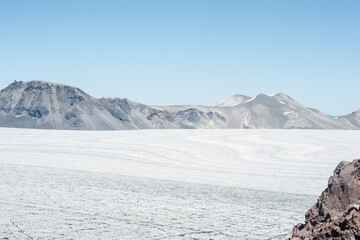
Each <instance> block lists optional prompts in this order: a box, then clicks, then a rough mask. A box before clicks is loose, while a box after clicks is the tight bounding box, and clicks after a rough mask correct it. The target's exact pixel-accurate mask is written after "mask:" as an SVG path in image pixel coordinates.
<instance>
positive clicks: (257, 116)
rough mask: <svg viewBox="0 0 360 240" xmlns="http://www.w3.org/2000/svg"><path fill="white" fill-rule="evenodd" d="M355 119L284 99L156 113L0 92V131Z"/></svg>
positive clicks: (39, 85) (324, 125)
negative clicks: (16, 128)
mask: <svg viewBox="0 0 360 240" xmlns="http://www.w3.org/2000/svg"><path fill="white" fill-rule="evenodd" d="M359 115H360V114H359V112H355V113H352V114H350V115H347V116H343V117H338V118H334V117H330V116H328V115H326V114H324V113H322V112H320V111H318V110H315V109H311V108H306V107H304V106H302V105H301V104H299V103H298V102H296V101H295V100H293V99H292V98H290V97H289V96H287V95H285V94H283V93H279V94H275V95H265V94H259V95H257V96H255V97H248V96H243V95H234V96H232V97H230V98H228V99H225V100H223V101H220V102H218V103H215V104H214V105H212V106H166V107H160V106H148V105H144V104H141V103H137V102H134V101H131V100H129V99H126V98H125V99H120V98H100V99H97V98H94V97H92V96H90V95H88V94H86V93H85V92H83V91H82V90H80V89H79V88H76V87H71V86H66V85H62V84H55V83H50V82H44V81H30V82H16V81H15V82H13V83H11V84H10V85H9V86H8V87H7V88H5V89H3V90H1V91H0V127H22V128H46V129H83V130H117V129H148V128H278V129H282V128H299V129H360V123H359Z"/></svg>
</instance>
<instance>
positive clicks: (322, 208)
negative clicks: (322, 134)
mask: <svg viewBox="0 0 360 240" xmlns="http://www.w3.org/2000/svg"><path fill="white" fill-rule="evenodd" d="M291 239H292V240H298V239H313V240H318V239H334V240H346V239H351V240H356V239H360V159H357V160H354V161H353V162H351V163H347V162H341V163H340V164H339V165H338V166H337V167H336V169H335V170H334V175H333V176H331V177H330V178H329V182H328V187H327V188H326V189H325V191H324V192H323V193H322V194H321V195H320V197H319V198H318V200H317V203H316V204H315V205H314V206H313V207H311V208H310V209H309V210H308V211H307V212H306V214H305V223H304V224H302V223H299V224H297V225H296V226H295V227H294V229H293V235H292V238H291Z"/></svg>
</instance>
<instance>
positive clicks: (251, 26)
mask: <svg viewBox="0 0 360 240" xmlns="http://www.w3.org/2000/svg"><path fill="white" fill-rule="evenodd" d="M34 79H36V80H46V81H51V82H58V83H64V84H69V85H73V86H77V87H79V88H81V89H83V90H84V91H85V92H87V93H89V94H90V95H93V96H95V97H102V96H108V97H111V96H112V97H127V98H130V99H132V100H134V101H138V102H142V103H145V104H152V105H173V104H201V105H210V104H212V103H214V102H216V101H219V100H221V99H224V98H227V97H230V96H231V95H233V94H236V93H239V94H244V95H249V96H253V95H256V94H258V93H267V94H270V93H277V92H284V93H286V94H288V95H290V96H291V97H293V98H294V99H295V100H297V101H299V102H300V103H302V104H304V105H305V106H308V107H313V108H317V109H319V110H321V111H323V112H325V113H327V114H332V115H343V114H348V113H350V112H352V111H354V110H356V109H359V108H360V94H359V92H360V1H359V0H353V1H348V0H338V1H334V0H283V1H280V0H263V1H260V0H248V1H242V0H233V1H231V0H217V1H214V0H206V1H205V0H178V1H173V0H162V1H160V0H143V1H138V0H128V1H125V0H124V1H121V0H113V1H109V0H96V1H95V0H84V1H81V0H43V1H38V0H31V1H29V0H23V1H19V0H0V88H4V87H6V86H7V85H8V84H10V83H11V82H12V81H13V80H18V81H20V80H22V81H29V80H34Z"/></svg>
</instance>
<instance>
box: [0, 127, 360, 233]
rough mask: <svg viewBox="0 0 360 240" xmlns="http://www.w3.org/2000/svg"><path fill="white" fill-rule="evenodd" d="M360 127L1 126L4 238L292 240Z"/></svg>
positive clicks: (358, 151) (354, 144)
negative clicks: (74, 128) (295, 227)
mask: <svg viewBox="0 0 360 240" xmlns="http://www.w3.org/2000/svg"><path fill="white" fill-rule="evenodd" d="M359 143H360V131H340V130H335V131H325V130H249V129H247V130H140V131H57V130H31V129H6V128H0V178H1V181H0V213H1V214H0V239H285V238H286V237H287V236H289V234H290V233H291V230H292V226H293V225H294V224H296V223H298V222H301V221H303V219H304V213H305V211H306V210H307V209H308V208H309V207H310V206H311V205H313V204H314V203H315V201H316V198H317V196H318V195H320V193H321V192H322V190H323V189H324V188H325V187H326V186H327V180H328V178H329V176H330V175H332V171H333V170H334V168H335V167H336V165H337V164H338V163H339V162H340V161H343V160H346V161H351V160H353V159H355V158H360V148H359Z"/></svg>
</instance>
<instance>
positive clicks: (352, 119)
mask: <svg viewBox="0 0 360 240" xmlns="http://www.w3.org/2000/svg"><path fill="white" fill-rule="evenodd" d="M338 119H340V120H342V121H345V122H347V123H350V124H351V125H353V126H355V127H357V128H360V109H359V110H357V111H355V112H352V113H350V114H349V115H345V116H341V117H338Z"/></svg>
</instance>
